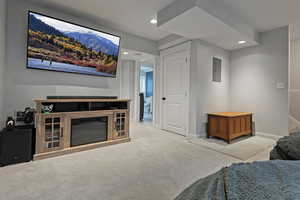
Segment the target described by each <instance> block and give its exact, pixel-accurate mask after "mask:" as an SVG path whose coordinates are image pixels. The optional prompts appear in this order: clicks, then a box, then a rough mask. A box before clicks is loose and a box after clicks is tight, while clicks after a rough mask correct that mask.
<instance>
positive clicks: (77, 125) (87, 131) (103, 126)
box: [71, 117, 108, 147]
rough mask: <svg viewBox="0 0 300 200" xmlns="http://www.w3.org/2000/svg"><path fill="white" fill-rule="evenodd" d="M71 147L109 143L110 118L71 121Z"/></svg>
mask: <svg viewBox="0 0 300 200" xmlns="http://www.w3.org/2000/svg"><path fill="white" fill-rule="evenodd" d="M71 126H72V131H71V146H72V147H75V146H80V145H84V144H92V143H97V142H104V141H107V127H108V117H94V118H80V119H72V120H71Z"/></svg>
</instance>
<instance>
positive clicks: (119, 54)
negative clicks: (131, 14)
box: [26, 10, 122, 78]
mask: <svg viewBox="0 0 300 200" xmlns="http://www.w3.org/2000/svg"><path fill="white" fill-rule="evenodd" d="M30 13H33V14H38V15H42V16H45V17H49V18H52V19H55V20H59V21H62V22H65V23H69V24H72V25H75V26H79V27H82V28H86V29H90V30H93V31H97V32H100V33H105V34H108V35H112V36H115V37H118V38H119V47H118V59H117V69H116V75H114V76H102V75H97V74H86V73H80V72H67V71H59V70H51V69H42V68H33V67H29V66H28V58H29V57H28V44H29V16H30ZM121 39H122V38H121V36H119V35H116V34H112V33H109V32H105V31H100V30H97V29H95V28H90V27H87V26H83V25H79V24H76V23H73V22H70V21H66V20H63V19H60V18H56V17H52V16H49V15H45V14H42V13H40V12H35V11H31V10H28V12H27V43H26V46H27V47H26V69H30V70H42V71H50V72H61V73H68V74H80V75H86V76H96V77H103V78H117V74H118V68H119V61H120V56H121V51H120V49H121Z"/></svg>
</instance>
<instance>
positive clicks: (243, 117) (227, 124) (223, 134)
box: [207, 112, 253, 143]
mask: <svg viewBox="0 0 300 200" xmlns="http://www.w3.org/2000/svg"><path fill="white" fill-rule="evenodd" d="M252 115H253V114H252V113H246V112H221V113H209V114H208V132H207V137H208V138H209V137H217V138H221V139H224V140H226V141H227V142H228V143H230V142H231V140H233V139H235V138H237V137H240V136H243V135H253V127H252Z"/></svg>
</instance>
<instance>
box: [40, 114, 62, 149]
mask: <svg viewBox="0 0 300 200" xmlns="http://www.w3.org/2000/svg"><path fill="white" fill-rule="evenodd" d="M43 120H44V121H43V124H44V138H43V149H44V150H45V151H46V152H47V151H53V150H58V149H60V148H61V147H62V141H63V127H62V118H61V117H55V116H52V117H45V118H44V119H43Z"/></svg>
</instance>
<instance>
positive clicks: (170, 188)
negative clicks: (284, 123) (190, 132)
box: [0, 125, 268, 200]
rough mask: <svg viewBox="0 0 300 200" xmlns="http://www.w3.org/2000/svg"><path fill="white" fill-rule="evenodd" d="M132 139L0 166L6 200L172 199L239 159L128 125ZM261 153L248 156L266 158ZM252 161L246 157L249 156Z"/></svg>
mask: <svg viewBox="0 0 300 200" xmlns="http://www.w3.org/2000/svg"><path fill="white" fill-rule="evenodd" d="M131 137H132V141H131V142H129V143H125V144H119V145H114V146H109V147H104V148H99V149H94V150H90V151H85V152H80V153H74V154H70V155H65V156H60V157H56V158H50V159H45V160H40V161H34V162H29V163H23V164H18V165H13V166H7V167H4V168H0V195H1V198H0V199H5V200H20V199H22V200H54V199H55V200H171V199H174V197H175V196H176V195H178V194H179V193H180V192H181V191H182V190H183V189H185V188H186V187H187V186H189V185H190V184H192V183H193V182H195V181H196V180H198V179H199V178H201V177H205V176H207V175H209V174H211V173H214V172H216V171H217V170H219V169H220V168H222V167H224V166H229V165H231V164H232V163H235V162H241V160H240V159H237V158H234V157H232V156H229V155H225V154H222V153H219V152H216V151H213V150H211V149H208V148H206V147H203V146H201V145H195V144H192V143H190V142H189V141H188V140H187V139H186V138H184V137H182V136H178V135H175V134H172V133H168V132H165V131H160V130H157V129H154V128H151V127H147V126H141V125H133V126H132V127H131ZM266 159H268V152H267V151H265V152H260V153H259V154H257V155H255V156H254V157H253V158H252V160H266ZM250 160H251V159H250Z"/></svg>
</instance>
